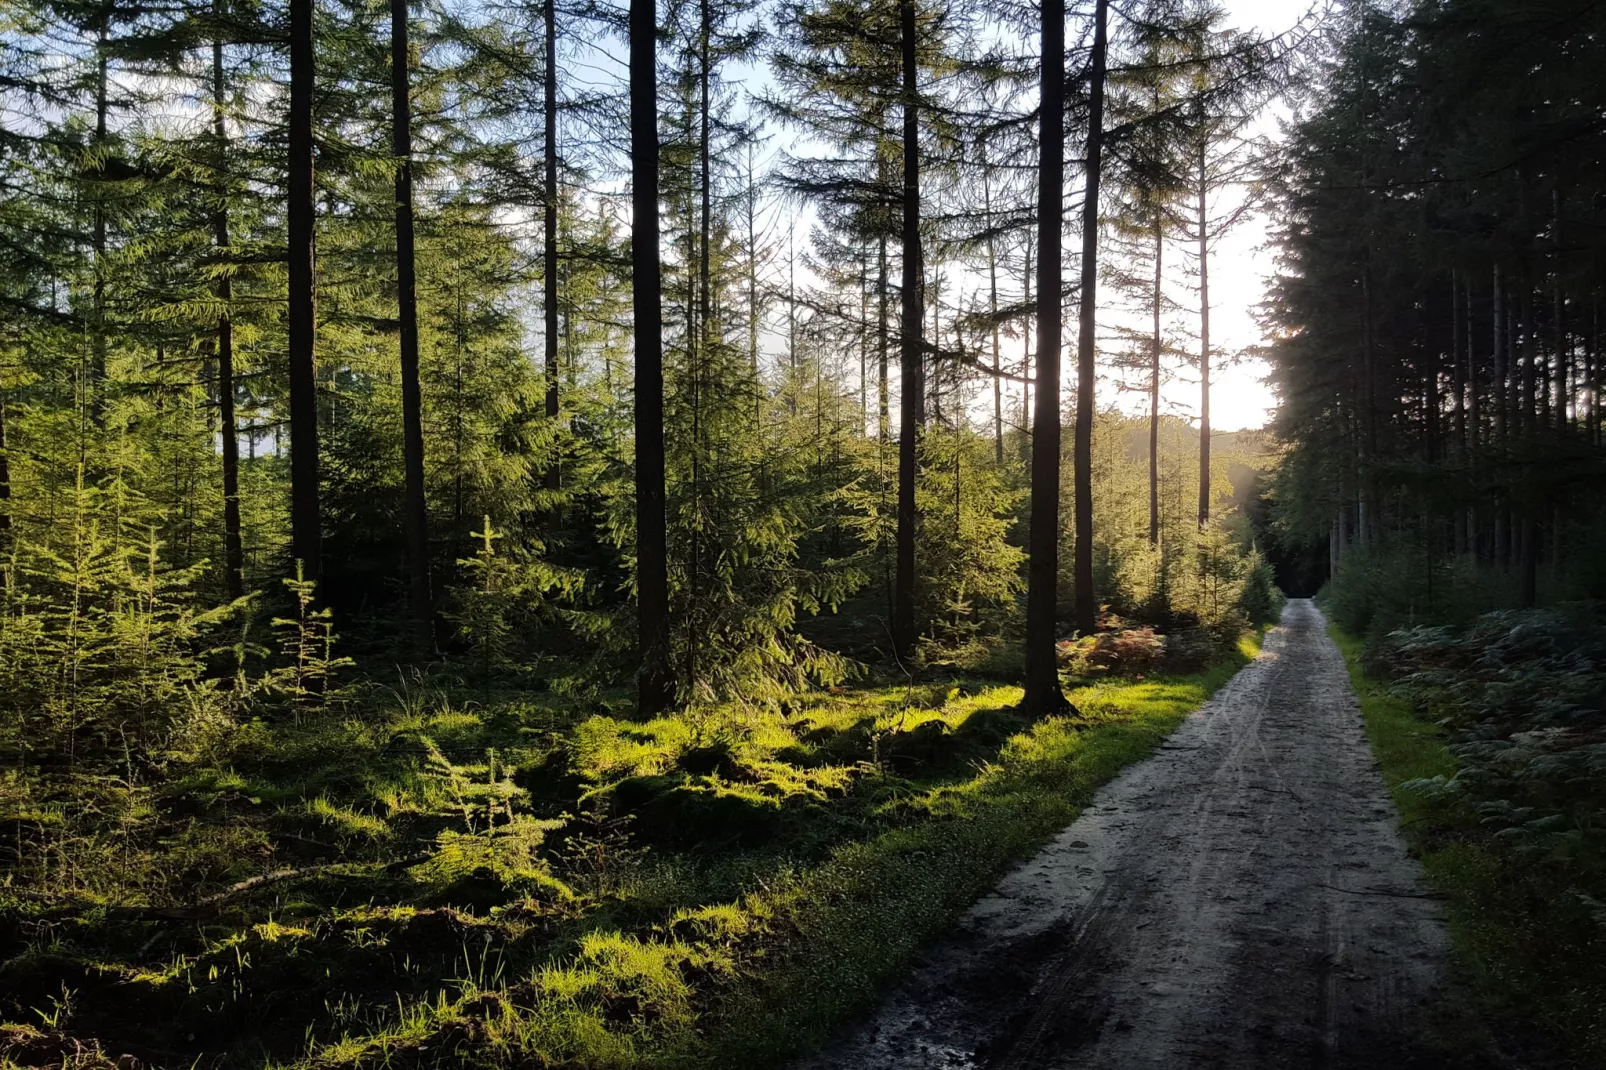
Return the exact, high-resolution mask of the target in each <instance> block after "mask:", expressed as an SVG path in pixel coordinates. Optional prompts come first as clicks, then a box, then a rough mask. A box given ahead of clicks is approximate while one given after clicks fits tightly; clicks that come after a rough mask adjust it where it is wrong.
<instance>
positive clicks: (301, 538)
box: [287, 0, 323, 583]
mask: <svg viewBox="0 0 1606 1070" xmlns="http://www.w3.org/2000/svg"><path fill="white" fill-rule="evenodd" d="M312 7H313V0H290V146H289V151H290V176H289V179H290V180H289V195H290V202H289V205H288V211H287V216H288V224H289V239H290V241H289V260H290V263H289V276H290V279H289V283H290V290H289V310H288V313H289V314H288V320H289V349H290V553H291V555H292V556H293V557H294V558H295V559H296V560H297V561H299V562H301V566H302V570H303V575H304V576H305V577H306V578H307V579H308V580H311V581H313V582H315V583H316V582H318V581H319V580H321V579H322V578H323V530H322V528H323V519H322V515H321V511H320V502H319V488H318V482H319V475H320V472H319V464H318V368H317V358H316V353H315V349H314V346H315V338H316V333H315V332H316V327H315V320H314V316H315V314H316V312H315V304H314V298H315V292H316V291H315V286H316V276H315V274H314V270H315V267H314V264H315V261H314V249H313V242H314V237H313V211H314V208H313V196H314V193H313V173H312V168H313V160H312V94H313V78H314V69H313V48H312Z"/></svg>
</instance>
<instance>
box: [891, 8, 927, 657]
mask: <svg viewBox="0 0 1606 1070" xmlns="http://www.w3.org/2000/svg"><path fill="white" fill-rule="evenodd" d="M898 7H899V17H900V22H901V26H902V36H903V42H902V44H903V316H902V324H901V326H902V331H903V339H902V342H903V352H902V357H903V361H902V364H903V367H902V371H903V382H902V387H901V389H900V394H901V396H900V398H899V399H898V535H897V559H898V561H897V572H896V576H895V579H894V580H893V611H892V644H893V649H894V652H895V653H896V654H897V656H898V658H899V660H900V661H902V663H903V664H904V665H905V666H907V665H909V664H910V659H911V658H912V657H913V656H914V650H915V635H916V633H915V522H916V516H915V466H916V465H917V464H918V463H919V456H920V454H919V436H920V425H921V423H922V416H923V414H924V413H923V410H924V408H925V376H924V374H923V372H924V361H925V353H924V349H925V345H924V337H923V336H924V329H925V324H924V319H923V312H924V308H923V305H924V300H923V290H924V275H925V264H924V262H923V258H922V251H921V247H920V104H919V96H918V93H919V87H918V85H917V84H916V81H917V77H918V73H919V48H918V42H917V41H916V38H915V32H916V26H915V5H914V0H899V5H898Z"/></svg>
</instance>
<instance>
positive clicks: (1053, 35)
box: [1021, 0, 1104, 713]
mask: <svg viewBox="0 0 1606 1070" xmlns="http://www.w3.org/2000/svg"><path fill="white" fill-rule="evenodd" d="M1103 14H1104V0H1099V13H1098V17H1099V18H1100V20H1101V21H1100V25H1101V26H1102V25H1103V23H1102V18H1103ZM1102 41H1103V34H1102V31H1099V36H1098V39H1097V42H1096V43H1095V48H1097V47H1100V46H1101V44H1102ZM1042 42H1043V67H1042V77H1041V79H1040V82H1039V87H1038V153H1039V155H1038V162H1037V410H1036V412H1035V413H1034V415H1033V418H1032V429H1031V439H1032V512H1031V520H1030V527H1029V528H1028V530H1027V536H1026V539H1027V542H1026V548H1027V552H1028V554H1029V555H1030V556H1029V559H1028V561H1027V570H1026V650H1025V654H1026V693H1025V695H1024V697H1023V698H1022V699H1021V705H1022V706H1023V707H1024V708H1026V709H1027V710H1029V711H1032V712H1034V713H1035V712H1038V711H1043V712H1052V711H1053V710H1057V709H1062V708H1064V706H1065V705H1066V704H1067V703H1066V700H1065V693H1064V692H1063V691H1061V690H1060V677H1059V656H1058V650H1057V649H1056V647H1055V641H1056V639H1057V638H1058V632H1059V626H1058V621H1057V614H1056V612H1055V611H1056V609H1057V608H1058V605H1059V540H1060V350H1061V345H1060V331H1061V327H1062V309H1061V307H1060V301H1061V294H1062V293H1063V291H1064V287H1063V285H1062V282H1061V278H1060V269H1061V259H1062V258H1061V250H1060V242H1061V237H1062V230H1063V224H1064V212H1065V207H1064V197H1065V2H1064V0H1043V26H1042ZM1094 62H1095V64H1098V63H1100V60H1099V58H1097V57H1095V60H1094ZM1097 121H1098V120H1096V119H1095V120H1094V122H1097ZM1094 196H1095V198H1096V197H1097V188H1096V186H1095V189H1094ZM1078 434H1079V435H1080V425H1078ZM1077 441H1078V442H1080V441H1081V439H1080V437H1078V439H1077ZM1078 463H1080V461H1079V462H1078ZM1078 472H1080V469H1078ZM1080 489H1081V487H1080V484H1078V492H1080ZM1078 505H1079V506H1080V501H1079V502H1078ZM1080 580H1081V577H1080V575H1078V584H1080ZM1077 593H1078V597H1080V595H1081V592H1080V590H1078V592H1077Z"/></svg>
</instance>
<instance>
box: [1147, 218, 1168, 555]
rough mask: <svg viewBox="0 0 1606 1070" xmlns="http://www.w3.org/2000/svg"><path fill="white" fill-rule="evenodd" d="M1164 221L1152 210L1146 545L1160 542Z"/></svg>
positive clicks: (1155, 544)
mask: <svg viewBox="0 0 1606 1070" xmlns="http://www.w3.org/2000/svg"><path fill="white" fill-rule="evenodd" d="M1164 264H1165V223H1164V222H1163V220H1162V219H1161V216H1160V211H1159V209H1158V208H1156V209H1155V213H1154V296H1153V301H1154V308H1153V314H1154V324H1153V327H1152V330H1153V337H1152V338H1151V339H1150V340H1149V545H1150V546H1158V545H1160V350H1161V343H1162V341H1163V340H1162V339H1161V337H1160V303H1161V301H1162V300H1163V299H1164V296H1165V293H1164V289H1163V287H1164V286H1165V281H1164V277H1163V270H1164Z"/></svg>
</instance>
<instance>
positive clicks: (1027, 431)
mask: <svg viewBox="0 0 1606 1070" xmlns="http://www.w3.org/2000/svg"><path fill="white" fill-rule="evenodd" d="M1062 13H1063V12H1062ZM1062 21H1063V20H1062ZM1063 172H1064V168H1063V165H1062V166H1061V174H1060V180H1061V181H1062V182H1063V181H1064V178H1065V175H1064V173H1063ZM1061 218H1062V219H1063V215H1062V217H1061ZM1020 292H1021V302H1022V303H1023V304H1024V305H1025V306H1026V307H1027V308H1029V309H1032V310H1033V311H1032V312H1031V313H1030V314H1028V315H1027V316H1026V317H1025V318H1024V319H1023V320H1022V322H1021V355H1020V378H1021V385H1020V430H1021V459H1022V460H1024V461H1026V462H1027V463H1028V464H1030V463H1031V458H1032V316H1033V315H1036V314H1037V310H1036V308H1035V307H1034V306H1033V304H1032V243H1031V241H1030V239H1029V238H1028V240H1027V242H1026V248H1025V249H1024V250H1022V256H1021V277H1020Z"/></svg>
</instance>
